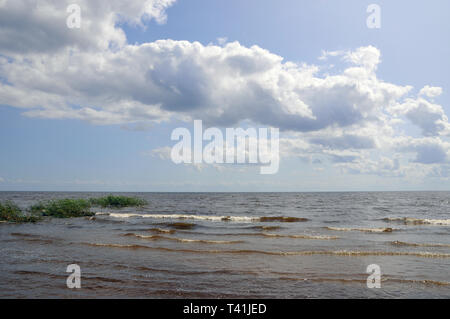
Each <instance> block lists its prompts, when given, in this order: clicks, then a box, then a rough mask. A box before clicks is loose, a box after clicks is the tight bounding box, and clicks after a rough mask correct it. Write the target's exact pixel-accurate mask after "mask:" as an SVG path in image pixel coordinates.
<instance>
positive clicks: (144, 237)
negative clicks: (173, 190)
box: [124, 233, 244, 244]
mask: <svg viewBox="0 0 450 319" xmlns="http://www.w3.org/2000/svg"><path fill="white" fill-rule="evenodd" d="M124 236H134V237H137V238H141V239H150V240H170V241H176V242H180V243H201V244H240V243H243V242H244V241H242V240H205V239H186V238H178V237H166V236H161V235H139V234H134V233H127V234H124Z"/></svg>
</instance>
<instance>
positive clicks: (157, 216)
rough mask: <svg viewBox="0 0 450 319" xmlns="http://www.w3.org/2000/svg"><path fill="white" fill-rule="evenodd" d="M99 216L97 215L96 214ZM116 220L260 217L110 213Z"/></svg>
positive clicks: (248, 219) (246, 218)
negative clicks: (137, 218)
mask: <svg viewBox="0 0 450 319" xmlns="http://www.w3.org/2000/svg"><path fill="white" fill-rule="evenodd" d="M96 215H97V214H96ZM109 216H110V217H114V218H136V217H142V218H155V219H195V220H208V221H217V222H219V221H235V222H247V223H249V222H254V221H259V220H260V217H249V216H208V215H186V214H136V213H109Z"/></svg>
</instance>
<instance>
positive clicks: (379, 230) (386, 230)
mask: <svg viewBox="0 0 450 319" xmlns="http://www.w3.org/2000/svg"><path fill="white" fill-rule="evenodd" d="M325 228H326V229H328V230H335V231H360V232H366V233H392V232H393V231H394V230H397V229H395V228H390V227H382V228H345V227H325Z"/></svg>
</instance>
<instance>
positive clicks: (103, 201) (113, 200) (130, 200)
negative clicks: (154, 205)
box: [89, 195, 147, 208]
mask: <svg viewBox="0 0 450 319" xmlns="http://www.w3.org/2000/svg"><path fill="white" fill-rule="evenodd" d="M89 202H90V203H91V204H92V205H94V206H100V207H115V208H120V207H135V206H145V205H147V201H146V200H144V199H141V198H137V197H128V196H114V195H108V196H105V197H100V198H91V199H89Z"/></svg>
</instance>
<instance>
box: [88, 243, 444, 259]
mask: <svg viewBox="0 0 450 319" xmlns="http://www.w3.org/2000/svg"><path fill="white" fill-rule="evenodd" d="M83 244H85V245H88V246H94V247H111V248H125V249H149V250H157V251H166V252H181V253H195V254H261V255H272V256H313V255H332V256H344V257H365V256H410V257H420V258H450V254H445V253H433V252H391V251H351V250H336V251H326V250H323V251H322V250H312V251H311V250H310V251H264V250H251V249H239V250H195V249H176V248H167V247H151V246H144V245H123V244H103V243H83Z"/></svg>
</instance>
